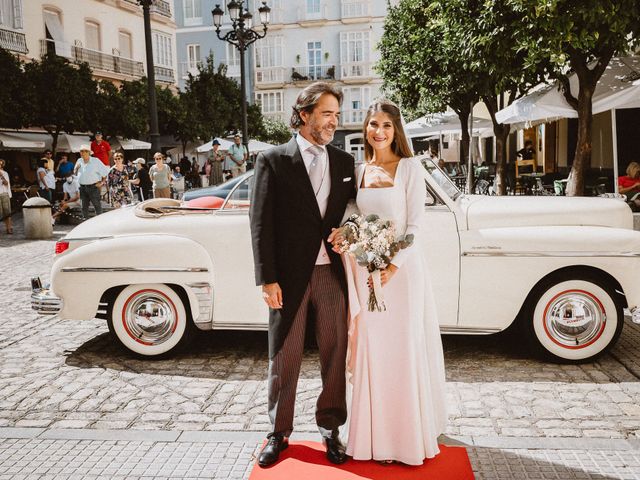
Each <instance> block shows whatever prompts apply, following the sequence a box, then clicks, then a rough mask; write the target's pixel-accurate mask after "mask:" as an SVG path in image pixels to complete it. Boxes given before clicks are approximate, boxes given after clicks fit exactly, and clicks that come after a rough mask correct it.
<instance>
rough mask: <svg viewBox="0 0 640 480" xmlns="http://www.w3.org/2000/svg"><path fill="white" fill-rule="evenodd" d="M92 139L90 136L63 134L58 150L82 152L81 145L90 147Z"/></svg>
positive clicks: (60, 137) (60, 136)
mask: <svg viewBox="0 0 640 480" xmlns="http://www.w3.org/2000/svg"><path fill="white" fill-rule="evenodd" d="M90 144H91V138H90V137H89V136H88V135H71V134H69V133H61V134H60V135H59V136H58V146H57V148H56V150H57V151H59V152H74V153H78V152H80V146H81V145H90Z"/></svg>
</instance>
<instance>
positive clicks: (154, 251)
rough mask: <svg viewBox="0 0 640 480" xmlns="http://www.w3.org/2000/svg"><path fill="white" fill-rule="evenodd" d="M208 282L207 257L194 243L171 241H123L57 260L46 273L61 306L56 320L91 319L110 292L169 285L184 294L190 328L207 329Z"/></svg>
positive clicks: (84, 248)
mask: <svg viewBox="0 0 640 480" xmlns="http://www.w3.org/2000/svg"><path fill="white" fill-rule="evenodd" d="M212 278H213V264H212V262H211V257H210V255H209V254H208V253H207V251H206V249H205V248H204V247H203V246H202V245H200V244H198V243H197V242H194V241H193V240H190V239H188V238H186V237H181V236H177V235H161V234H151V235H127V236H119V237H115V238H107V239H103V240H98V241H94V242H91V243H88V244H85V245H82V246H80V247H78V248H76V249H74V250H72V251H70V252H68V253H65V254H62V255H60V256H59V257H58V258H56V260H55V261H54V264H53V268H52V271H51V291H52V292H53V293H54V294H55V295H57V296H58V297H60V298H62V300H63V308H62V310H61V312H60V314H59V316H60V317H61V318H64V319H67V318H68V319H77V320H83V319H91V318H94V317H95V316H96V311H97V309H98V303H99V302H100V298H101V297H102V295H103V293H104V292H106V291H107V290H108V289H110V288H113V287H117V286H126V285H131V284H137V283H165V284H175V285H179V286H180V287H182V288H183V289H184V291H185V292H186V294H187V296H188V299H189V306H190V308H191V312H192V316H193V319H194V321H195V322H196V324H197V325H198V326H199V327H200V328H211V305H212V299H213V292H212V291H211V286H212V285H213V282H212ZM207 286H208V287H207ZM207 301H208V302H209V304H208V305H207ZM207 323H208V325H207Z"/></svg>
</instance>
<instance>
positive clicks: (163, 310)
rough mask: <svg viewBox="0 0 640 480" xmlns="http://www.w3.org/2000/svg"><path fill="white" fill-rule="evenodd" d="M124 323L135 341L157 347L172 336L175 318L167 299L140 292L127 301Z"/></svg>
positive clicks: (154, 294) (155, 294) (157, 294)
mask: <svg viewBox="0 0 640 480" xmlns="http://www.w3.org/2000/svg"><path fill="white" fill-rule="evenodd" d="M124 321H125V326H126V327H127V331H128V332H129V335H131V337H132V338H134V339H135V340H136V341H138V342H140V343H144V344H146V345H159V344H161V343H163V342H165V341H166V340H167V339H168V338H170V337H171V335H173V332H174V331H175V329H176V323H177V317H176V313H175V311H174V308H173V305H172V304H171V302H170V301H169V299H168V298H166V297H164V296H163V295H161V294H159V293H155V292H140V293H138V294H136V295H134V296H133V297H132V298H131V299H130V300H129V303H128V305H127V308H126V311H125V314H124Z"/></svg>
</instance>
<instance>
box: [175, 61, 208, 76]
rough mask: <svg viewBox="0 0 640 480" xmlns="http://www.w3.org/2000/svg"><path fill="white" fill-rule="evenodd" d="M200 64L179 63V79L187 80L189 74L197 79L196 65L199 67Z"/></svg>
mask: <svg viewBox="0 0 640 480" xmlns="http://www.w3.org/2000/svg"><path fill="white" fill-rule="evenodd" d="M201 64H202V62H180V64H179V65H178V74H179V75H180V78H185V79H186V78H187V77H188V76H189V74H191V75H193V76H194V77H197V76H198V74H199V71H198V65H201Z"/></svg>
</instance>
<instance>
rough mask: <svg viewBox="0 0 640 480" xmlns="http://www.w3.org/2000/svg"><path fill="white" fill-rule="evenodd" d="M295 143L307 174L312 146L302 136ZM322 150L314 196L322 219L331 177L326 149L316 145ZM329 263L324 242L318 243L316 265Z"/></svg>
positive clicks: (313, 156)
mask: <svg viewBox="0 0 640 480" xmlns="http://www.w3.org/2000/svg"><path fill="white" fill-rule="evenodd" d="M296 142H297V143H298V148H299V149H300V154H301V155H302V161H303V162H304V166H305V168H306V169H307V173H309V168H310V166H311V162H312V161H313V159H314V158H315V155H314V153H313V152H310V151H309V149H310V148H311V147H313V146H314V144H313V143H311V142H310V141H309V140H307V139H306V138H304V137H303V136H302V135H300V134H298V135H296ZM317 146H319V147H320V148H322V152H323V153H322V155H320V157H319V158H318V162H320V167H321V168H322V172H323V173H322V184H321V185H320V189H319V190H318V193H317V194H316V201H317V202H318V208H319V209H320V215H321V216H322V217H324V214H325V212H326V211H327V204H328V203H329V193H330V192H331V175H329V157H328V154H327V147H325V146H324V145H317ZM330 263H331V259H330V258H329V254H328V253H327V249H326V247H325V246H324V241H321V242H320V249H319V251H318V257H317V258H316V265H328V264H330Z"/></svg>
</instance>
